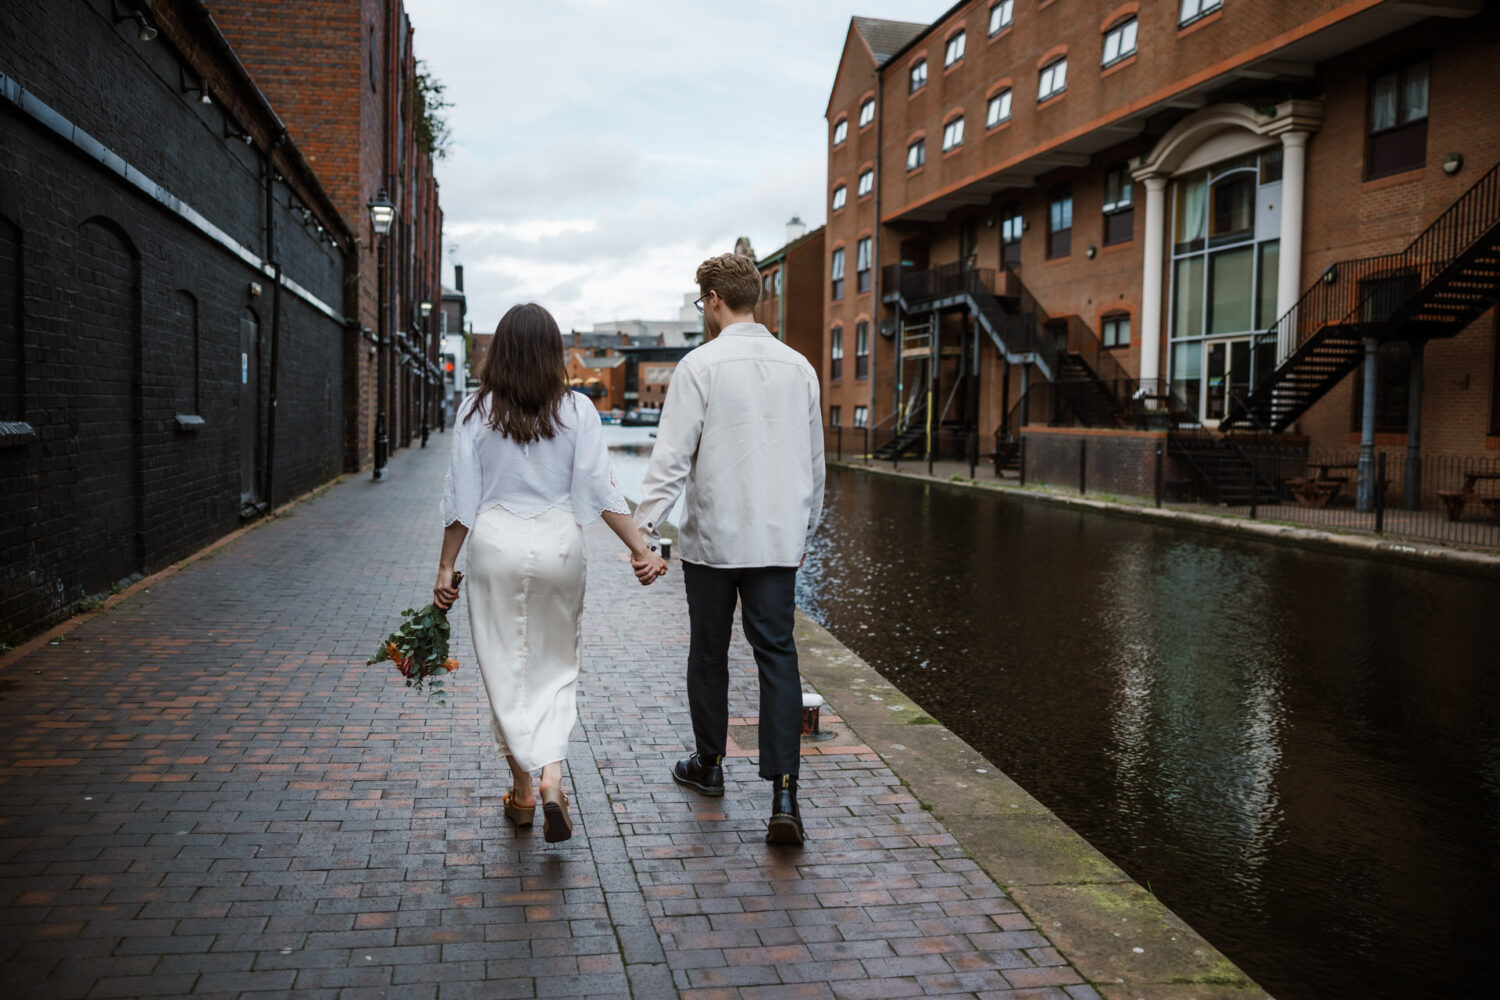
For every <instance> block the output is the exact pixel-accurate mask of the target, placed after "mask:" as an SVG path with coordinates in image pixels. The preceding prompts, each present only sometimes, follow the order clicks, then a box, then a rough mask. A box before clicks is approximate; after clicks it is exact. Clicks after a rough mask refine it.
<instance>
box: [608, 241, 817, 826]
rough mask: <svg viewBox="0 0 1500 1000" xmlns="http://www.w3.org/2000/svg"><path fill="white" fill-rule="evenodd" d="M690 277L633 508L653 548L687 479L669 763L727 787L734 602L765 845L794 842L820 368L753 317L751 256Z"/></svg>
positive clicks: (684, 781)
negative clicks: (768, 790)
mask: <svg viewBox="0 0 1500 1000" xmlns="http://www.w3.org/2000/svg"><path fill="white" fill-rule="evenodd" d="M697 280H698V290H699V291H700V292H702V293H703V294H702V297H701V298H700V299H699V300H698V303H697V304H698V308H699V310H700V311H702V313H703V318H704V334H705V341H706V342H705V343H704V344H703V345H702V346H701V347H698V348H695V349H694V350H693V351H691V352H690V353H689V354H688V355H687V356H686V357H685V358H683V359H682V362H681V363H680V364H678V366H677V370H676V372H674V373H673V375H672V382H671V388H670V389H669V390H668V392H667V398H666V402H665V403H664V404H663V406H662V413H661V425H660V427H659V428H658V430H657V433H656V447H655V448H654V449H652V452H651V463H650V466H649V467H648V468H647V471H646V478H645V482H644V483H643V484H642V498H641V504H640V506H639V507H637V508H636V512H635V519H636V524H637V525H639V526H640V528H641V530H642V531H643V532H644V533H645V535H646V538H647V542H648V544H649V545H651V546H652V547H653V551H654V549H655V547H656V546H657V545H659V543H660V535H659V534H658V531H657V527H658V525H659V524H660V522H661V519H662V518H663V517H665V516H666V515H667V512H668V511H670V510H671V509H672V504H673V503H674V502H675V501H676V500H677V496H678V494H679V493H680V492H681V491H682V488H683V484H684V483H686V484H687V502H686V504H685V507H686V509H685V510H684V511H683V516H682V524H681V525H680V529H681V533H680V537H679V544H680V546H681V553H682V563H683V581H684V585H685V587H686V589H687V600H688V616H689V619H690V620H691V623H692V638H691V645H690V648H689V652H688V669H687V689H688V707H689V709H690V711H691V715H692V720H693V736H694V739H695V741H696V743H697V752H696V753H694V754H693V755H692V756H690V757H688V758H686V759H684V760H680V761H678V762H677V764H676V766H675V767H673V769H672V779H673V780H674V781H676V782H677V783H678V784H680V785H683V786H684V787H687V788H691V789H693V790H694V791H696V792H699V793H700V794H703V795H723V794H724V768H723V764H724V745H725V740H726V739H727V738H728V728H729V636H730V629H731V627H732V626H733V623H734V605H735V600H736V598H738V600H739V604H740V609H741V620H742V622H743V624H744V627H745V636H746V638H748V639H749V640H750V645H751V647H752V648H753V649H754V650H755V663H756V666H757V667H758V668H759V670H760V776H761V777H762V778H765V779H767V780H769V781H771V782H772V783H773V787H772V794H771V819H770V823H769V824H768V826H767V829H766V842H767V843H771V844H801V843H802V841H803V837H804V833H803V827H802V817H801V814H800V813H799V812H798V809H797V776H798V773H799V766H798V765H799V763H800V755H799V753H798V751H799V749H800V744H801V740H800V734H801V728H802V686H801V682H800V678H799V675H798V673H797V647H796V645H795V644H794V643H793V641H792V628H793V624H794V618H795V611H796V600H795V593H794V589H795V585H796V579H797V569H798V567H800V566H801V565H802V561H803V558H804V557H805V555H806V552H807V545H808V542H809V541H810V540H811V538H812V533H813V529H815V528H816V527H817V525H818V518H819V517H820V516H821V514H822V511H823V476H824V468H823V421H822V407H821V403H820V401H819V398H818V376H817V373H816V372H814V371H813V368H812V365H810V364H808V363H807V360H806V359H805V358H803V357H802V355H800V354H798V353H797V352H796V351H794V350H792V349H791V348H790V347H788V346H786V345H785V344H783V343H782V342H781V341H779V340H777V339H776V338H775V337H773V336H772V335H771V332H770V331H769V330H767V329H766V328H765V327H764V326H761V325H760V324H759V323H757V322H755V319H754V317H753V316H752V315H751V310H752V309H753V308H754V307H755V303H756V300H757V299H758V298H759V297H760V272H759V271H757V270H756V268H755V262H754V261H752V260H750V258H748V257H744V256H740V255H738V254H729V253H726V254H721V255H720V256H718V257H711V258H709V259H708V260H706V261H704V262H703V263H702V264H701V265H699V267H698V274H697ZM636 568H637V571H638V573H639V571H640V570H641V569H642V567H639V566H638V567H636Z"/></svg>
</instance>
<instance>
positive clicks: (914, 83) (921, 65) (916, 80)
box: [908, 59, 927, 94]
mask: <svg viewBox="0 0 1500 1000" xmlns="http://www.w3.org/2000/svg"><path fill="white" fill-rule="evenodd" d="M925 86H927V60H926V59H918V60H917V61H916V63H915V64H914V65H913V66H912V68H911V90H909V91H908V93H912V94H915V93H916V92H917V91H919V90H921V89H922V88H923V87H925Z"/></svg>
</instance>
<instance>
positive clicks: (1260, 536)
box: [828, 461, 1500, 578]
mask: <svg viewBox="0 0 1500 1000" xmlns="http://www.w3.org/2000/svg"><path fill="white" fill-rule="evenodd" d="M828 464H829V465H830V466H833V467H835V468H839V469H848V470H850V471H852V472H867V473H871V474H873V475H877V476H887V477H890V478H894V479H906V480H909V481H911V482H918V483H930V484H934V485H938V486H949V487H954V488H957V489H968V490H982V491H984V492H988V493H998V494H1001V495H1004V496H1007V497H1015V498H1016V499H1018V500H1036V501H1040V502H1042V503H1050V504H1054V505H1057V506H1064V507H1073V508H1078V509H1083V510H1091V511H1096V512H1098V513H1101V514H1114V515H1118V516H1121V517H1129V518H1133V519H1135V520H1137V521H1149V522H1153V523H1156V524H1161V523H1169V524H1177V525H1181V526H1183V527H1187V528H1194V529H1198V530H1201V531H1208V532H1214V533H1216V534H1220V535H1235V536H1238V537H1241V538H1247V537H1248V538H1253V539H1257V540H1259V541H1265V542H1274V543H1276V544H1278V545H1288V546H1293V547H1296V548H1302V549H1314V550H1317V551H1321V552H1330V553H1333V554H1335V555H1345V556H1356V557H1363V558H1367V559H1380V560H1384V561H1387V562H1395V563H1400V564H1402V565H1406V566H1422V567H1425V568H1427V569H1440V570H1447V571H1450V572H1458V573H1464V574H1467V575H1471V576H1480V577H1487V578H1500V554H1491V553H1488V552H1476V551H1473V550H1470V549H1462V548H1457V547H1455V546H1450V545H1441V544H1436V543H1432V542H1421V541H1416V540H1413V539H1408V538H1401V539H1386V538H1374V537H1370V536H1366V535H1358V534H1353V533H1345V532H1338V531H1328V530H1324V529H1320V528H1313V527H1309V526H1307V525H1300V524H1288V523H1286V522H1284V521H1261V520H1251V519H1249V518H1246V517H1241V516H1237V515H1231V514H1208V513H1200V512H1198V511H1189V510H1181V509H1178V508H1174V507H1154V506H1150V505H1149V503H1148V502H1146V501H1142V502H1141V503H1138V504H1134V503H1120V502H1118V501H1110V500H1093V499H1090V498H1089V497H1087V496H1076V495H1073V494H1068V493H1053V492H1050V491H1047V490H1040V489H1034V488H1029V487H1022V486H1018V485H1013V484H1011V483H1006V482H990V481H987V480H983V479H942V478H939V477H937V476H929V475H927V474H926V473H923V472H906V471H903V470H900V469H890V468H885V467H883V466H878V465H864V464H863V463H860V462H838V461H831V462H829V463H828Z"/></svg>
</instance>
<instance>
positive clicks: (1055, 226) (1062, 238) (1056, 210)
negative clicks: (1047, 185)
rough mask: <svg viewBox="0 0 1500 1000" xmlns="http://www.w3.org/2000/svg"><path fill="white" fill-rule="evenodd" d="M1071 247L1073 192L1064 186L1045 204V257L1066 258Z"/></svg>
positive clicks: (1055, 191) (1054, 192)
mask: <svg viewBox="0 0 1500 1000" xmlns="http://www.w3.org/2000/svg"><path fill="white" fill-rule="evenodd" d="M1072 247H1073V192H1072V190H1071V189H1070V188H1068V187H1066V186H1064V187H1060V188H1057V189H1056V190H1054V191H1053V193H1052V198H1051V199H1050V200H1049V201H1048V202H1047V256H1048V257H1049V258H1052V257H1066V256H1067V255H1068V253H1069V252H1070V251H1071V250H1072Z"/></svg>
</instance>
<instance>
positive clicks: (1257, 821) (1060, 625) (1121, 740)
mask: <svg viewBox="0 0 1500 1000" xmlns="http://www.w3.org/2000/svg"><path fill="white" fill-rule="evenodd" d="M606 433H607V435H609V437H610V441H611V444H612V446H613V448H614V449H615V451H614V455H613V459H614V467H615V472H616V476H617V479H618V480H619V482H620V485H621V487H622V488H623V489H624V490H625V492H626V494H627V495H628V496H631V497H632V499H639V495H640V486H639V484H640V480H641V475H642V474H643V472H644V470H645V463H646V459H647V457H648V456H649V453H650V437H649V433H648V432H647V431H645V430H643V429H638V428H608V429H607V432H606ZM797 597H798V603H799V605H800V606H801V607H802V608H803V609H804V610H805V611H807V612H808V613H809V614H810V615H812V616H813V617H814V618H816V619H817V620H818V621H819V622H821V623H822V624H823V625H824V626H826V627H827V628H828V629H829V630H830V631H831V632H832V633H833V634H834V635H835V636H837V637H838V638H839V639H840V640H841V641H842V642H844V644H845V645H847V646H849V647H850V648H851V649H853V650H854V651H855V652H856V653H858V654H859V655H860V656H862V657H863V658H864V659H865V660H867V661H868V662H869V663H870V664H871V665H872V666H874V667H875V668H876V669H877V670H879V671H880V672H881V673H882V674H883V675H884V676H885V677H886V678H888V679H889V680H890V681H892V682H893V683H894V684H896V685H897V686H898V687H899V688H900V689H901V690H902V691H903V692H905V693H906V694H907V695H908V696H910V697H911V698H913V699H914V700H915V701H917V702H918V703H919V704H921V705H922V707H923V708H924V709H925V710H926V711H927V712H929V713H930V714H931V715H933V716H934V717H936V718H937V719H939V720H940V721H942V722H943V723H944V724H945V725H946V726H948V727H949V728H950V729H952V730H953V731H954V732H956V733H958V734H959V735H960V736H961V737H963V738H964V739H965V740H967V741H968V742H969V743H970V744H972V745H973V746H974V747H976V748H977V749H978V750H980V751H981V752H982V753H983V754H984V755H985V756H986V757H988V758H989V759H990V760H992V761H994V762H995V764H997V765H998V766H999V767H1001V768H1002V769H1003V770H1004V771H1005V772H1006V773H1007V774H1008V775H1010V776H1011V777H1012V778H1014V779H1015V780H1016V781H1018V782H1019V783H1020V784H1021V785H1022V786H1023V787H1025V788H1026V789H1027V790H1028V791H1029V792H1031V793H1032V794H1033V795H1035V796H1036V797H1037V798H1038V799H1040V800H1041V801H1042V802H1043V803H1045V804H1046V805H1047V806H1048V807H1049V808H1051V809H1052V810H1053V811H1054V812H1056V813H1057V814H1058V815H1059V816H1060V817H1062V819H1063V820H1064V821H1066V822H1067V823H1068V824H1069V825H1070V826H1072V827H1073V828H1074V829H1075V830H1077V831H1078V832H1079V833H1081V834H1082V835H1083V836H1084V837H1086V838H1087V839H1088V840H1089V841H1090V842H1091V843H1093V844H1094V846H1095V847H1097V848H1098V849H1099V850H1100V851H1102V852H1103V853H1104V854H1105V855H1107V856H1108V857H1109V858H1110V859H1111V860H1113V861H1114V862H1115V863H1116V864H1118V865H1120V866H1121V867H1122V868H1124V869H1125V871H1127V872H1128V873H1129V874H1130V875H1131V876H1132V877H1133V878H1135V879H1136V880H1137V881H1138V882H1140V883H1141V884H1143V885H1146V886H1148V887H1149V888H1150V889H1151V890H1152V891H1153V892H1154V893H1155V894H1156V895H1157V897H1158V898H1160V899H1161V900H1162V901H1163V902H1165V903H1166V904H1167V905H1168V906H1169V907H1171V908H1172V909H1173V910H1174V911H1175V912H1177V913H1178V914H1179V915H1181V916H1182V917H1183V918H1184V919H1186V920H1187V921H1188V922H1189V923H1190V924H1191V925H1192V926H1193V927H1194V928H1196V929H1197V930H1198V931H1199V932H1200V933H1202V934H1203V935H1204V936H1205V937H1207V938H1208V939H1209V940H1210V941H1211V942H1213V944H1215V945H1216V946H1217V947H1218V948H1219V949H1220V950H1222V951H1223V952H1225V953H1226V954H1227V955H1229V956H1230V958H1232V959H1233V960H1234V961H1235V962H1236V963H1237V964H1238V965H1239V966H1240V967H1241V968H1243V969H1244V970H1245V971H1246V973H1247V974H1249V975H1250V976H1251V977H1252V978H1253V979H1255V980H1256V981H1257V982H1258V983H1260V984H1261V985H1262V986H1264V987H1265V988H1266V989H1267V990H1269V991H1270V992H1271V994H1272V995H1273V996H1275V997H1277V998H1278V1000H1345V998H1360V1000H1384V998H1389V1000H1397V998H1399V1000H1411V998H1414V997H1435V996H1443V997H1446V996H1459V995H1469V994H1470V993H1473V994H1474V995H1483V994H1486V993H1492V987H1493V980H1494V974H1493V971H1492V960H1491V955H1492V951H1491V949H1492V948H1494V947H1495V943H1496V942H1497V941H1500V905H1497V904H1496V900H1497V899H1500V669H1497V667H1500V656H1497V654H1496V651H1495V649H1496V645H1495V643H1496V635H1497V632H1496V628H1495V621H1496V619H1495V617H1492V616H1500V583H1496V582H1494V581H1489V580H1479V579H1473V578H1467V577H1463V576H1458V575H1453V574H1447V573H1440V572H1434V571H1429V570H1423V569H1419V568H1415V567H1407V566H1401V565H1395V564H1387V563H1382V562H1377V561H1374V560H1368V559H1357V558H1351V557H1344V556H1336V555H1330V554H1322V553H1316V552H1307V551H1303V550H1300V549H1295V548H1290V547H1284V546H1279V545H1274V544H1270V543H1265V542H1254V541H1251V540H1248V539H1245V540H1241V539H1237V538H1235V537H1233V536H1225V535H1218V534H1210V533H1206V532H1200V531H1194V530H1192V529H1187V528H1181V527H1167V526H1159V525H1155V524H1150V523H1145V522H1139V521H1134V520H1130V519H1126V518H1121V517H1111V516H1107V515H1102V514H1094V513H1088V512H1081V511H1072V510H1069V509H1066V508H1061V507H1054V506H1051V505H1047V504H1041V503H1036V502H1034V501H1025V500H1018V499H1015V498H1012V497H1006V496H1003V495H995V494H989V493H984V492H977V491H973V490H968V489H963V488H960V487H954V486H948V485H944V484H927V483H920V482H913V481H910V480H900V479H892V478H889V477H883V476H877V475H871V474H867V473H860V472H851V471H845V470H839V469H830V470H829V474H828V496H827V504H826V513H825V516H824V520H823V524H822V526H821V528H820V529H819V532H818V535H817V538H816V540H815V542H814V545H813V548H812V550H811V552H810V553H809V555H808V561H807V565H806V566H805V567H804V569H803V571H802V572H801V573H800V574H799V577H798V594H797Z"/></svg>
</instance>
